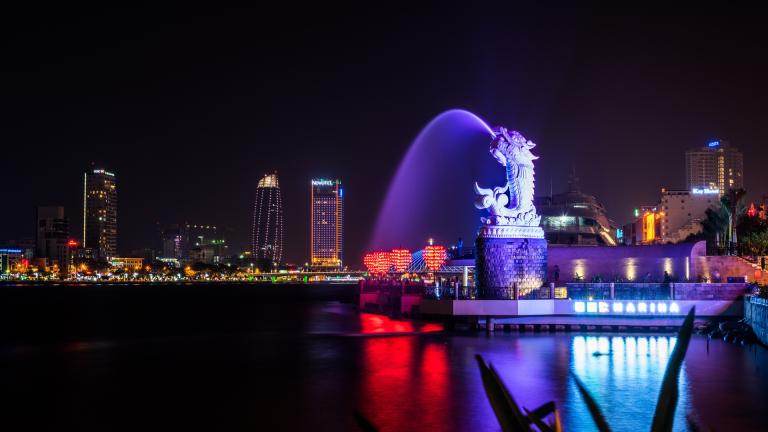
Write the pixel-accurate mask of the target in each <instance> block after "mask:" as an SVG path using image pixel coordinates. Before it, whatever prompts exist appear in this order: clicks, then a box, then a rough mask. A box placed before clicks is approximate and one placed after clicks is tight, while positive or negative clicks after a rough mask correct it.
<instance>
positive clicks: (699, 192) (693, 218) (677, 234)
mask: <svg viewBox="0 0 768 432" xmlns="http://www.w3.org/2000/svg"><path fill="white" fill-rule="evenodd" d="M719 198H720V197H719V192H718V191H717V190H709V189H694V190H692V191H687V190H683V191H681V190H667V189H662V190H661V205H660V208H661V212H660V213H659V215H660V216H661V223H660V232H659V233H657V234H658V236H659V237H660V242H661V243H677V242H679V241H683V240H685V239H686V238H687V237H688V236H690V235H691V234H698V233H699V232H701V230H702V227H701V221H702V220H704V219H706V217H707V209H708V208H710V207H712V206H715V205H716V204H717V203H718V202H719Z"/></svg>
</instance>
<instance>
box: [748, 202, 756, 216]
mask: <svg viewBox="0 0 768 432" xmlns="http://www.w3.org/2000/svg"><path fill="white" fill-rule="evenodd" d="M747 216H749V217H751V218H753V217H755V216H757V208H756V207H755V203H752V205H750V206H749V210H747Z"/></svg>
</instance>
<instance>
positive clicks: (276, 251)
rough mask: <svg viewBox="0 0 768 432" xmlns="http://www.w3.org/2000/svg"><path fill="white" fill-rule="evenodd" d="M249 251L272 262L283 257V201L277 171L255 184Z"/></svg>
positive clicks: (261, 258) (278, 261) (274, 262)
mask: <svg viewBox="0 0 768 432" xmlns="http://www.w3.org/2000/svg"><path fill="white" fill-rule="evenodd" d="M251 253H252V254H253V256H254V257H255V258H256V259H257V260H260V261H261V260H266V261H270V262H272V263H273V264H279V263H280V262H281V261H282V259H283V201H282V197H281V196H280V184H279V183H278V180H277V173H272V174H268V175H265V176H264V177H262V179H261V180H259V183H258V184H257V185H256V201H255V203H254V205H253V229H252V236H251Z"/></svg>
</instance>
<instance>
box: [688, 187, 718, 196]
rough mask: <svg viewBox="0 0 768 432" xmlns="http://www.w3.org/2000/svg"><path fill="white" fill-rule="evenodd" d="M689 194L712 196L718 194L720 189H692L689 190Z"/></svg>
mask: <svg viewBox="0 0 768 432" xmlns="http://www.w3.org/2000/svg"><path fill="white" fill-rule="evenodd" d="M691 193H693V194H694V195H714V194H719V193H720V189H710V188H693V189H691Z"/></svg>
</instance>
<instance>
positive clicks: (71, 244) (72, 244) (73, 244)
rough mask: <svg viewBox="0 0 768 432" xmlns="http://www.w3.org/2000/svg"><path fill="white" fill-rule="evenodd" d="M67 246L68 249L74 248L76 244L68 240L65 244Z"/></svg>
mask: <svg viewBox="0 0 768 432" xmlns="http://www.w3.org/2000/svg"><path fill="white" fill-rule="evenodd" d="M67 246H69V247H76V246H77V242H76V241H74V240H70V241H68V242H67Z"/></svg>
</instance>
